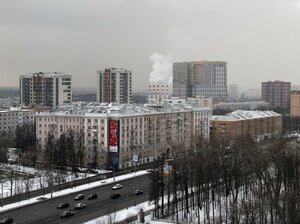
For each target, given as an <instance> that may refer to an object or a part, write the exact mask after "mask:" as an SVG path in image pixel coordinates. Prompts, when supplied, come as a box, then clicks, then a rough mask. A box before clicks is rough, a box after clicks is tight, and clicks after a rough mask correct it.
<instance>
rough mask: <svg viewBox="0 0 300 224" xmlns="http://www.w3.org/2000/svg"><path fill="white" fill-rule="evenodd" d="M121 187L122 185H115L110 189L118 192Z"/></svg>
mask: <svg viewBox="0 0 300 224" xmlns="http://www.w3.org/2000/svg"><path fill="white" fill-rule="evenodd" d="M122 187H123V186H122V184H116V185H115V186H113V187H112V189H113V190H118V189H121V188H122Z"/></svg>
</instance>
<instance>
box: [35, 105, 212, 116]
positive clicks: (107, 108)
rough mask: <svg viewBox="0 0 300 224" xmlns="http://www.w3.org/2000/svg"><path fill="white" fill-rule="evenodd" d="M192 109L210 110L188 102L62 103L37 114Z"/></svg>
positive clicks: (130, 113)
mask: <svg viewBox="0 0 300 224" xmlns="http://www.w3.org/2000/svg"><path fill="white" fill-rule="evenodd" d="M189 111H190V112H192V111H199V112H201V111H211V110H210V109H209V108H207V107H199V106H192V105H190V104H176V105H169V104H163V105H162V104H145V105H143V106H141V105H132V104H113V103H110V104H105V105H103V104H98V103H88V104H84V103H82V102H81V103H72V104H69V105H63V106H62V107H60V108H58V109H54V110H52V111H51V112H40V113H39V115H47V116H49V115H57V116H64V115H68V114H72V115H73V116H76V115H78V116H91V117H108V116H114V117H126V116H144V115H146V114H162V113H178V112H189Z"/></svg>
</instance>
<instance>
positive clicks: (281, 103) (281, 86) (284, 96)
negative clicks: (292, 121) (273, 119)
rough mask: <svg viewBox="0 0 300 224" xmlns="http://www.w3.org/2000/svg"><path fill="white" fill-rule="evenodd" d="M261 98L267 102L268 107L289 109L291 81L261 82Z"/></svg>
mask: <svg viewBox="0 0 300 224" xmlns="http://www.w3.org/2000/svg"><path fill="white" fill-rule="evenodd" d="M261 99H262V100H264V101H266V102H268V103H269V105H270V107H273V108H281V109H284V110H285V111H286V112H288V111H289V110H290V102H291V83H290V82H283V81H278V80H276V81H274V82H272V81H268V82H262V84H261Z"/></svg>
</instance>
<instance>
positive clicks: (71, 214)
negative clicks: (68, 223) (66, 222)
mask: <svg viewBox="0 0 300 224" xmlns="http://www.w3.org/2000/svg"><path fill="white" fill-rule="evenodd" d="M73 215H74V212H71V211H64V212H62V213H60V216H59V217H60V218H67V217H70V216H73Z"/></svg>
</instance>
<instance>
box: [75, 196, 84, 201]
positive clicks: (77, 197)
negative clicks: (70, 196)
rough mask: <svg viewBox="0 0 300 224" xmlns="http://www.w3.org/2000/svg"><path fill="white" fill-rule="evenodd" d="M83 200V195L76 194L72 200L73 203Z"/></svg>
mask: <svg viewBox="0 0 300 224" xmlns="http://www.w3.org/2000/svg"><path fill="white" fill-rule="evenodd" d="M82 199H84V195H83V194H77V195H76V196H75V198H74V200H75V201H79V200H82Z"/></svg>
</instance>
